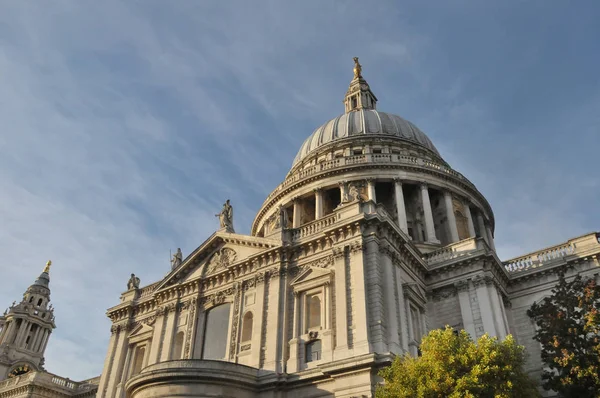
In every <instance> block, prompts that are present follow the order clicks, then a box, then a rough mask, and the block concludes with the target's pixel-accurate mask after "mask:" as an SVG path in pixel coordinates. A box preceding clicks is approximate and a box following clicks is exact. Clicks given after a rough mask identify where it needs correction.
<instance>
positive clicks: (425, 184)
mask: <svg viewBox="0 0 600 398" xmlns="http://www.w3.org/2000/svg"><path fill="white" fill-rule="evenodd" d="M419 186H420V187H421V191H424V190H426V189H429V185H427V183H426V182H422V183H421V184H419Z"/></svg>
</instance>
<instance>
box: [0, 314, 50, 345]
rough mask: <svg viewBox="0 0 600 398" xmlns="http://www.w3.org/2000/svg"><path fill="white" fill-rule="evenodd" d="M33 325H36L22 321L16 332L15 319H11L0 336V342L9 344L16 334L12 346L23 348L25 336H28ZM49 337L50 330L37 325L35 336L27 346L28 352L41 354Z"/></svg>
mask: <svg viewBox="0 0 600 398" xmlns="http://www.w3.org/2000/svg"><path fill="white" fill-rule="evenodd" d="M34 325H36V324H35V323H33V322H31V321H28V320H25V319H23V320H22V323H21V325H20V327H19V329H18V330H17V329H16V328H17V326H16V319H13V320H12V321H11V322H9V323H8V325H7V326H6V329H5V330H3V332H2V333H1V334H0V341H1V342H3V343H8V344H11V341H12V339H13V336H15V334H16V337H15V338H14V343H13V344H14V345H15V347H21V348H25V342H26V339H27V336H28V335H29V333H30V331H31V328H32V327H33V326H34ZM49 335H50V330H48V329H45V328H43V327H41V326H39V325H38V328H37V330H36V332H35V334H34V335H33V339H32V341H31V344H30V345H29V347H28V348H27V349H28V350H29V351H40V352H43V351H44V349H45V346H46V343H47V341H48V336H49Z"/></svg>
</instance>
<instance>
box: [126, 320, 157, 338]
mask: <svg viewBox="0 0 600 398" xmlns="http://www.w3.org/2000/svg"><path fill="white" fill-rule="evenodd" d="M153 330H154V328H153V327H152V326H149V325H146V324H145V323H142V324H140V325H138V326H137V327H136V328H135V329H133V330H132V331H131V334H130V335H129V338H133V337H137V336H141V335H145V334H146V333H151V332H152V331H153Z"/></svg>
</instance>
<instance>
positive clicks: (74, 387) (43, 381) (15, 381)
mask: <svg viewBox="0 0 600 398" xmlns="http://www.w3.org/2000/svg"><path fill="white" fill-rule="evenodd" d="M92 380H94V379H90V380H86V381H84V382H76V381H73V380H70V379H67V378H64V377H60V376H57V375H55V374H52V373H46V372H31V373H28V374H25V375H23V376H17V377H13V378H10V379H6V380H4V381H2V382H0V392H2V391H6V390H8V389H12V388H14V387H17V386H21V385H25V384H29V383H32V384H33V385H36V386H37V385H39V386H46V387H50V388H51V387H52V386H59V387H60V388H63V389H67V390H70V391H77V392H81V391H84V390H92V389H94V388H97V387H98V383H97V382H96V383H94V382H93V381H92Z"/></svg>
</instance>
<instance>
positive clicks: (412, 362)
mask: <svg viewBox="0 0 600 398" xmlns="http://www.w3.org/2000/svg"><path fill="white" fill-rule="evenodd" d="M524 361H525V355H524V348H523V347H522V346H519V345H517V344H516V343H515V341H514V339H513V338H512V336H508V337H507V338H506V339H505V340H504V341H498V339H496V338H491V337H489V336H487V335H484V336H482V337H481V338H479V340H478V341H477V342H476V343H474V342H473V340H471V338H470V336H469V334H468V333H467V332H465V331H464V330H462V331H460V332H459V333H456V332H455V331H454V330H453V329H452V328H451V327H449V326H446V328H445V329H444V330H433V331H431V332H430V333H429V334H428V335H427V336H425V337H424V338H423V341H422V343H421V356H420V357H412V356H410V355H405V356H401V357H396V359H395V360H394V362H393V363H392V365H391V366H389V367H387V368H384V369H382V370H381V371H380V372H379V375H380V376H381V377H383V379H384V381H385V382H384V383H383V384H382V385H380V386H379V387H378V388H377V391H376V394H375V396H376V397H377V398H448V397H449V398H459V397H460V398H488V397H489V398H513V397H514V398H524V397H527V398H529V397H539V396H540V395H539V392H538V390H537V388H536V385H535V382H533V381H532V380H531V379H530V378H529V377H528V376H527V374H526V373H525V371H524V370H523V363H524Z"/></svg>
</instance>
